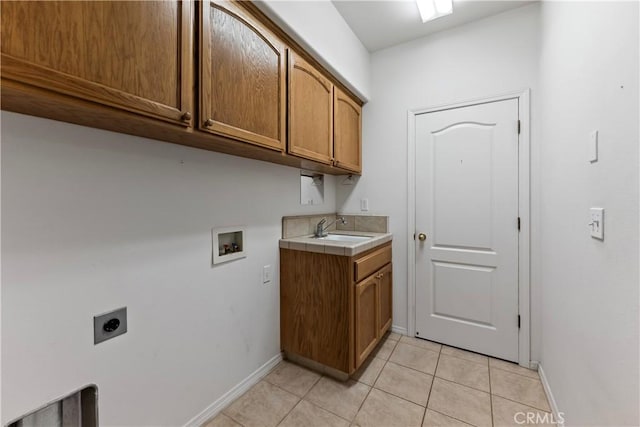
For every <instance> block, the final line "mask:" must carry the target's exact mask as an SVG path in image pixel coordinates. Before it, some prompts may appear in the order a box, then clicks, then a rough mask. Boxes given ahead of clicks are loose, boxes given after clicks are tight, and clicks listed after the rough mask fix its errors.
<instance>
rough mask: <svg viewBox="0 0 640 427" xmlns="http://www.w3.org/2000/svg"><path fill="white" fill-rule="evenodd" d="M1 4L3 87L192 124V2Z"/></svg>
mask: <svg viewBox="0 0 640 427" xmlns="http://www.w3.org/2000/svg"><path fill="white" fill-rule="evenodd" d="M0 4H1V6H0V8H1V11H0V13H1V15H2V29H1V38H2V48H1V50H2V79H3V81H5V80H6V81H15V82H19V83H24V84H28V85H30V86H35V87H39V88H42V89H46V90H48V91H52V92H54V93H60V94H64V95H70V96H72V97H76V98H80V99H83V100H86V101H91V102H95V103H98V104H102V105H107V106H110V107H115V108H118V109H122V110H126V111H131V112H134V113H138V114H142V115H145V116H149V117H153V118H156V119H160V120H163V121H167V122H171V123H176V124H181V125H183V126H188V125H190V123H191V120H192V114H193V81H192V80H193V78H192V74H193V73H192V64H193V22H192V21H193V10H192V3H191V2H190V1H184V2H183V1H149V2H147V1H52V2H50V1H42V2H41V1H38V2H30V1H3V2H0Z"/></svg>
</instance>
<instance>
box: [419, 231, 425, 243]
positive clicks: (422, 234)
mask: <svg viewBox="0 0 640 427" xmlns="http://www.w3.org/2000/svg"><path fill="white" fill-rule="evenodd" d="M418 240H420V241H421V242H424V241H425V240H427V235H426V234H424V233H420V234H418Z"/></svg>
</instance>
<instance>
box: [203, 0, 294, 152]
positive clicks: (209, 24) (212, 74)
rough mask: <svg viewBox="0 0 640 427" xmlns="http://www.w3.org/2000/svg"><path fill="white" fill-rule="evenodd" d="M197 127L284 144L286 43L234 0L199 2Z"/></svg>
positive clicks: (278, 146)
mask: <svg viewBox="0 0 640 427" xmlns="http://www.w3.org/2000/svg"><path fill="white" fill-rule="evenodd" d="M201 46H202V51H201V62H202V68H201V76H200V85H201V98H200V106H201V109H200V124H201V128H202V129H203V130H206V131H210V132H213V133H217V134H222V135H226V136H231V137H234V138H238V139H241V140H243V141H246V142H250V143H254V144H257V145H261V146H264V147H268V148H273V149H276V150H284V147H285V135H286V133H285V120H286V96H285V93H286V47H285V45H284V44H283V43H282V42H281V41H280V40H279V39H277V38H276V37H275V36H274V35H273V34H271V33H270V32H269V31H268V30H267V29H266V27H264V26H263V25H262V24H260V23H259V22H258V21H257V20H256V19H255V18H253V17H252V16H251V15H249V13H248V12H247V11H246V10H244V9H243V8H242V7H240V6H239V5H237V4H236V3H234V2H217V1H205V2H203V3H202V25H201Z"/></svg>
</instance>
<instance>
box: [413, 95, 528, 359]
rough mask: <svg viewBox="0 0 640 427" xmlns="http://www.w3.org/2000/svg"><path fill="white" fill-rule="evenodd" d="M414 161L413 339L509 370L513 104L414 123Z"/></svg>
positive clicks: (513, 338)
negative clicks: (479, 356)
mask: <svg viewBox="0 0 640 427" xmlns="http://www.w3.org/2000/svg"><path fill="white" fill-rule="evenodd" d="M415 160H416V183H415V184H416V186H415V188H416V213H415V214H416V246H415V257H416V301H415V304H416V307H415V309H416V336H418V337H421V338H426V339H430V340H433V341H438V342H441V343H445V344H448V345H452V346H455V347H460V348H465V349H468V350H472V351H475V352H478V353H483V354H487V355H491V356H494V357H499V358H501V359H506V360H511V361H517V360H518V327H519V326H518V323H519V322H518V100H517V99H508V100H504V101H496V102H490V103H484V104H478V105H473V106H468V107H460V108H452V109H449V110H442V111H437V112H431V113H425V114H420V115H418V116H416V159H415ZM420 234H424V235H425V236H426V238H425V239H424V240H420V239H419V237H420ZM423 237H424V236H423Z"/></svg>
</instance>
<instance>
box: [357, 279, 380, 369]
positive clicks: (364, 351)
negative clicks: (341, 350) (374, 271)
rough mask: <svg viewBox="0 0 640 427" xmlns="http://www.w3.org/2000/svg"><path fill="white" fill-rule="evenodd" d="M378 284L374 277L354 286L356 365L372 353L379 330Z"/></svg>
mask: <svg viewBox="0 0 640 427" xmlns="http://www.w3.org/2000/svg"><path fill="white" fill-rule="evenodd" d="M379 285H380V284H379V282H378V279H377V278H376V277H374V276H371V277H370V278H368V279H365V280H363V281H362V282H360V283H358V284H357V285H356V298H355V326H356V330H355V345H356V365H361V364H362V362H364V360H365V359H366V358H367V356H368V355H369V354H370V353H371V351H373V349H374V348H375V346H376V344H377V343H378V338H379V335H380V330H379V328H378V326H379V324H380V316H379V310H378V307H379V306H380V298H379V294H380V292H379V288H380V286H379Z"/></svg>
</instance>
